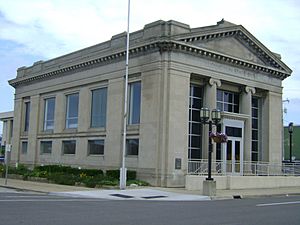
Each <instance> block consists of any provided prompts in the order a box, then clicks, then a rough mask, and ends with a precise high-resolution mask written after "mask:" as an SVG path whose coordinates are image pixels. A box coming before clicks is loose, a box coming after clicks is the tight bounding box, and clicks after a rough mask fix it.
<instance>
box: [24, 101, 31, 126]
mask: <svg viewBox="0 0 300 225" xmlns="http://www.w3.org/2000/svg"><path fill="white" fill-rule="evenodd" d="M29 117H30V102H25V124H24V131H28V129H29Z"/></svg>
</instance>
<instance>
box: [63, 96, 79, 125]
mask: <svg viewBox="0 0 300 225" xmlns="http://www.w3.org/2000/svg"><path fill="white" fill-rule="evenodd" d="M78 104H79V94H78V93H76V94H72V95H67V115H66V128H77V126H78Z"/></svg>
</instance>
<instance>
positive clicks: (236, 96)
mask: <svg viewBox="0 0 300 225" xmlns="http://www.w3.org/2000/svg"><path fill="white" fill-rule="evenodd" d="M239 98H240V97H239V95H238V94H234V101H233V103H234V104H235V105H239V101H240V99H239Z"/></svg>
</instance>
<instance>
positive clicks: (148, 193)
mask: <svg viewBox="0 0 300 225" xmlns="http://www.w3.org/2000/svg"><path fill="white" fill-rule="evenodd" d="M0 187H5V188H13V189H16V190H20V191H34V192H42V193H50V194H54V195H65V196H74V197H87V198H105V199H112V200H113V199H118V200H125V199H131V200H146V199H148V200H169V201H179V200H180V201H185V200H186V201H200V200H210V199H232V198H234V197H236V198H247V197H259V196H274V195H299V194H300V187H289V188H272V189H270V188H268V189H245V190H217V196H215V197H212V198H210V197H207V196H203V195H202V193H200V191H188V190H186V189H184V188H161V187H128V188H127V189H126V190H119V189H118V188H115V189H109V190H108V189H96V188H86V187H79V186H67V185H58V184H49V183H40V182H32V181H23V180H17V179H8V180H7V185H5V179H3V178H0Z"/></svg>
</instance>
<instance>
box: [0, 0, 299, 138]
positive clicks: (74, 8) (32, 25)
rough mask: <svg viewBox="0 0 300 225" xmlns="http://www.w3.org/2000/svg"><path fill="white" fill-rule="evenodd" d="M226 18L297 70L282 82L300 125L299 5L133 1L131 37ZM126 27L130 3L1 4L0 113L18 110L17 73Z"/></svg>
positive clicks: (290, 1)
mask: <svg viewBox="0 0 300 225" xmlns="http://www.w3.org/2000/svg"><path fill="white" fill-rule="evenodd" d="M222 18H224V19H225V20H227V21H230V22H232V23H235V24H241V25H243V26H244V27H245V28H246V29H247V30H248V31H250V32H251V33H252V34H253V35H254V36H255V37H256V38H257V39H258V40H260V41H261V42H262V43H263V44H264V45H265V46H266V47H267V48H269V49H270V50H271V51H273V52H276V53H279V54H281V57H282V60H283V61H284V62H285V63H286V64H287V65H288V66H289V67H290V68H291V69H292V70H293V74H292V76H291V77H289V78H287V79H286V80H285V81H284V82H283V87H284V89H283V98H284V99H286V98H288V99H289V100H290V101H289V103H284V107H286V108H287V114H285V115H284V120H285V123H287V122H289V121H293V122H294V123H296V124H300V117H299V116H298V115H299V114H300V107H299V106H300V88H299V87H300V67H299V65H300V58H299V57H300V45H299V40H300V22H299V21H300V1H298V0H209V1H207V0H185V1H182V0H180V1H179V0H151V1H150V0H131V18H130V20H131V21H130V32H132V31H136V30H139V29H142V28H143V26H144V25H145V24H147V23H150V22H154V21H156V20H159V19H162V20H171V19H172V20H177V21H180V22H183V23H186V24H189V25H190V26H191V27H201V26H208V25H214V24H216V22H217V21H219V20H221V19H222ZM126 23H127V0H109V1H108V0H106V1H105V0H63V1H61V0H9V1H8V0H0V112H4V111H11V110H13V99H14V96H13V93H14V89H13V88H12V87H10V86H9V85H8V83H7V80H9V79H13V78H14V77H15V76H16V70H17V68H18V67H21V66H30V65H32V64H33V62H35V61H38V60H47V59H50V58H53V57H58V56H60V55H63V54H67V53H70V52H72V51H75V50H79V49H81V48H85V47H88V46H91V45H94V44H97V43H100V42H103V41H106V40H109V39H110V38H111V36H112V35H115V34H118V33H122V32H124V31H126V28H127V24H126ZM0 129H1V130H2V128H1V125H0ZM0 132H1V131H0Z"/></svg>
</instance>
